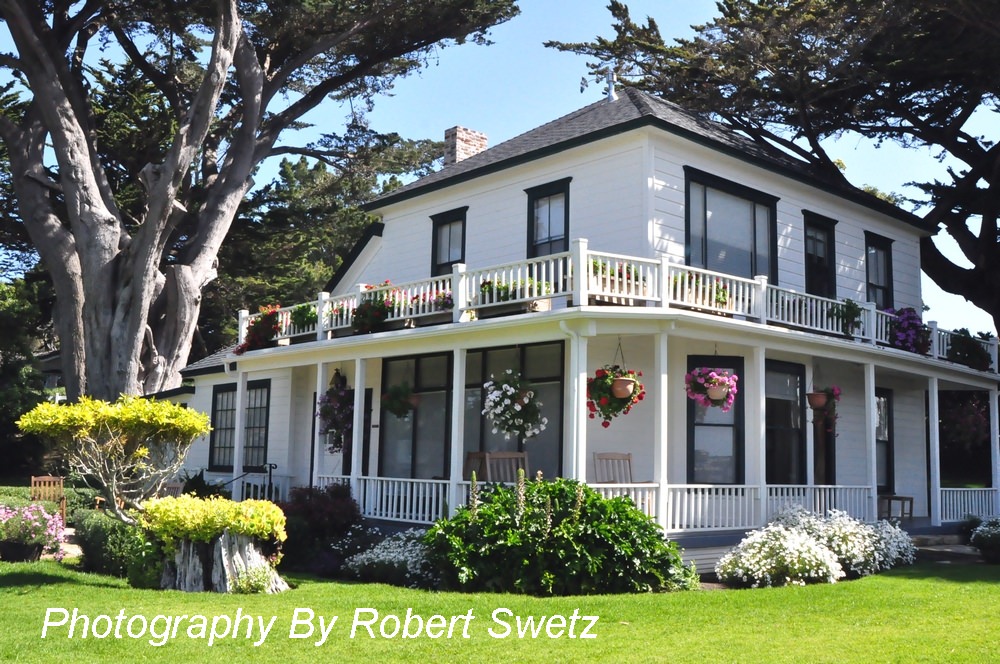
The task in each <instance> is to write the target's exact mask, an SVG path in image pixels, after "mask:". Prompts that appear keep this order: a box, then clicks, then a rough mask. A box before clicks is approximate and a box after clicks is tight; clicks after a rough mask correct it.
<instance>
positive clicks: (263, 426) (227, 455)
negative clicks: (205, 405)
mask: <svg viewBox="0 0 1000 664" xmlns="http://www.w3.org/2000/svg"><path fill="white" fill-rule="evenodd" d="M270 394H271V381H269V380H257V381H252V382H250V383H247V393H246V410H245V415H246V417H245V419H244V423H243V426H244V429H243V432H244V433H243V471H244V472H247V471H258V470H263V468H264V465H265V464H266V463H267V425H268V413H269V411H270V398H271V396H270ZM236 422H237V416H236V384H235V383H231V384H228V385H216V386H215V388H214V389H213V390H212V435H211V438H210V439H209V452H208V454H209V459H208V467H209V470H220V471H225V470H232V469H233V454H234V452H235V449H236Z"/></svg>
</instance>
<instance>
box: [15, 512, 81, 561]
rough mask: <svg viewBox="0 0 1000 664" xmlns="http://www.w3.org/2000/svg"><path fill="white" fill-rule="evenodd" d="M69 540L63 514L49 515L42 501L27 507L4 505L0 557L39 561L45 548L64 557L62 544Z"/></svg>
mask: <svg viewBox="0 0 1000 664" xmlns="http://www.w3.org/2000/svg"><path fill="white" fill-rule="evenodd" d="M65 539H66V536H65V530H64V528H63V521H62V517H60V516H59V515H58V514H49V513H48V512H47V511H45V508H44V507H43V506H42V505H40V504H39V503H32V504H31V505H25V506H24V507H7V506H5V505H0V560H3V561H5V562H25V561H32V560H38V559H39V558H40V557H41V555H42V552H43V551H45V552H47V553H53V554H55V556H56V559H57V560H61V559H62V551H61V549H60V545H61V544H62V543H63V542H64V541H65Z"/></svg>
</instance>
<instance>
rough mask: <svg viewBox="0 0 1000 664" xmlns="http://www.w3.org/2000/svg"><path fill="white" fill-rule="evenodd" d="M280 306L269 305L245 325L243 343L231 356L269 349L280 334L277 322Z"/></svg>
mask: <svg viewBox="0 0 1000 664" xmlns="http://www.w3.org/2000/svg"><path fill="white" fill-rule="evenodd" d="M280 308H281V305H280V304H269V305H267V306H263V307H261V308H260V316H258V317H257V318H254V319H253V320H252V321H250V324H249V325H247V335H246V337H245V338H244V339H243V343H241V344H240V345H239V346H237V347H236V348H234V349H233V354H235V355H242V354H243V353H245V352H247V351H248V350H258V349H260V348H269V347H270V346H272V345H273V344H272V343H271V342H272V341H274V338H275V337H276V336H278V333H279V332H281V321H279V320H278V310H279V309H280Z"/></svg>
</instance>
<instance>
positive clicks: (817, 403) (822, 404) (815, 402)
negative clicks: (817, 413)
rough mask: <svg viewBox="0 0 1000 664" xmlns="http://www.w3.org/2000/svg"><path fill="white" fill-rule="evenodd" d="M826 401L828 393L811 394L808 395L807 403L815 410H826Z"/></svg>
mask: <svg viewBox="0 0 1000 664" xmlns="http://www.w3.org/2000/svg"><path fill="white" fill-rule="evenodd" d="M826 400H827V395H826V392H809V393H808V394H806V401H808V402H809V407H810V408H812V409H813V410H821V409H823V408H826Z"/></svg>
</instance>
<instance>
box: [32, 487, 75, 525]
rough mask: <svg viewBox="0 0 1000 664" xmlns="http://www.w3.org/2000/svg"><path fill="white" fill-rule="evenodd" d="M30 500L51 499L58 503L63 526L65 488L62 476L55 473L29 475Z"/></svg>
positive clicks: (64, 521) (64, 517) (64, 518)
mask: <svg viewBox="0 0 1000 664" xmlns="http://www.w3.org/2000/svg"><path fill="white" fill-rule="evenodd" d="M30 497H31V500H33V501H35V500H39V501H51V502H53V503H56V504H58V505H59V514H60V516H62V520H63V526H65V525H66V490H65V488H64V487H63V478H61V477H59V476H57V475H39V476H37V477H36V476H34V475H33V476H32V477H31V493H30Z"/></svg>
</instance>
